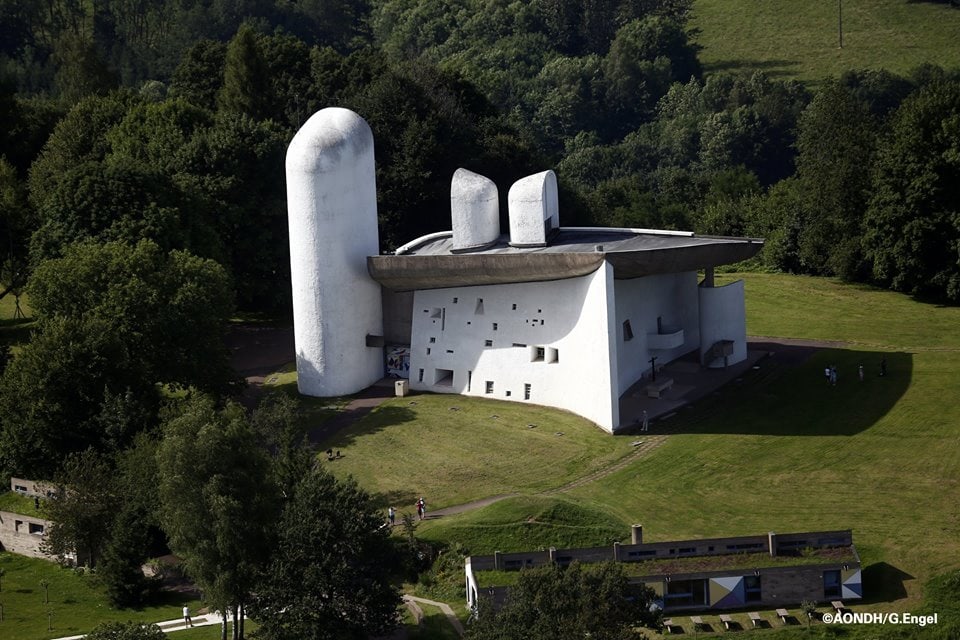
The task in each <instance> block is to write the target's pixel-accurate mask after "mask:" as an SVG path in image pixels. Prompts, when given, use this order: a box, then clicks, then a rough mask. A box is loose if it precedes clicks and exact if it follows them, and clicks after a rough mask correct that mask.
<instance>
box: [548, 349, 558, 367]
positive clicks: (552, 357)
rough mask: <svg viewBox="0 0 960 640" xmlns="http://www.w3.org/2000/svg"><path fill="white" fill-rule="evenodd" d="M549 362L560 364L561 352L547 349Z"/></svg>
mask: <svg viewBox="0 0 960 640" xmlns="http://www.w3.org/2000/svg"><path fill="white" fill-rule="evenodd" d="M547 362H548V363H551V364H552V363H555V362H560V350H559V349H555V348H553V347H550V348H548V349H547Z"/></svg>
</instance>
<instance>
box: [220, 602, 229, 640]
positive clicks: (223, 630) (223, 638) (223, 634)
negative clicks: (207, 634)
mask: <svg viewBox="0 0 960 640" xmlns="http://www.w3.org/2000/svg"><path fill="white" fill-rule="evenodd" d="M220 640H227V610H226V609H224V608H222V607H221V609H220Z"/></svg>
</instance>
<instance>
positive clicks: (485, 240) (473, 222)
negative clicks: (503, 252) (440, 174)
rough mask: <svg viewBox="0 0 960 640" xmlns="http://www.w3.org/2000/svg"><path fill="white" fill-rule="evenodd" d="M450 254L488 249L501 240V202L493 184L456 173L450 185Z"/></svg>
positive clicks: (468, 173)
mask: <svg viewBox="0 0 960 640" xmlns="http://www.w3.org/2000/svg"><path fill="white" fill-rule="evenodd" d="M450 218H451V223H452V224H451V226H452V228H453V250H454V251H469V250H471V249H482V248H484V247H487V246H490V245H491V244H494V243H495V242H496V241H497V238H499V237H500V199H499V195H498V192H497V185H496V184H494V182H493V180H491V179H490V178H487V177H484V176H482V175H480V174H479V173H474V172H473V171H469V170H467V169H457V170H456V172H455V173H454V174H453V180H451V182H450Z"/></svg>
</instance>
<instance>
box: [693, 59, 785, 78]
mask: <svg viewBox="0 0 960 640" xmlns="http://www.w3.org/2000/svg"><path fill="white" fill-rule="evenodd" d="M799 64H800V63H799V62H798V61H797V60H783V59H777V60H748V59H745V58H734V59H730V60H717V61H715V62H708V63H706V64H704V70H705V71H707V72H710V73H716V72H718V71H731V72H738V71H763V72H764V73H765V74H766V75H767V76H769V77H771V78H775V77H777V76H789V75H793V71H791V70H790V67H796V66H797V65H799Z"/></svg>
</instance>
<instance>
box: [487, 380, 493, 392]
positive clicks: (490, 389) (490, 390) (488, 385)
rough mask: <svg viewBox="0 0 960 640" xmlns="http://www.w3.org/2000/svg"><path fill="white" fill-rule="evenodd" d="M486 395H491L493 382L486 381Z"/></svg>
mask: <svg viewBox="0 0 960 640" xmlns="http://www.w3.org/2000/svg"><path fill="white" fill-rule="evenodd" d="M486 393H493V380H487V389H486Z"/></svg>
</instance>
